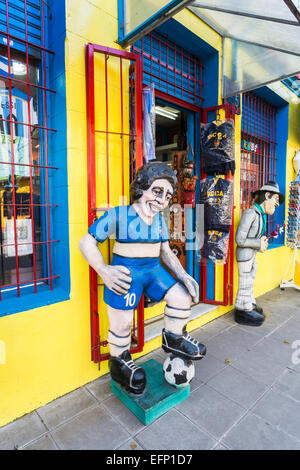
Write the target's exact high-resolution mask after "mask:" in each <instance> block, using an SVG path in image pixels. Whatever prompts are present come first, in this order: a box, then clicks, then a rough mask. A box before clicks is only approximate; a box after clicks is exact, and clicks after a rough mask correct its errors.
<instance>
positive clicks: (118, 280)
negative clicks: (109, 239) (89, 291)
mask: <svg viewBox="0 0 300 470" xmlns="http://www.w3.org/2000/svg"><path fill="white" fill-rule="evenodd" d="M79 249H80V251H81V253H82V254H83V257H84V258H85V260H86V261H87V262H88V263H89V265H90V266H91V267H92V268H93V269H94V270H95V271H96V273H98V274H99V276H100V277H101V278H102V280H103V282H104V284H105V285H106V286H107V287H108V288H109V289H111V290H112V291H114V292H115V293H116V294H120V295H123V294H126V293H127V292H128V289H129V288H130V284H131V280H132V279H131V277H130V271H129V269H127V268H126V267H125V266H110V265H108V264H105V262H104V259H103V256H102V254H101V251H100V250H99V248H98V242H97V240H96V239H95V238H94V237H92V235H90V234H89V233H87V234H86V235H84V237H82V239H81V240H80V242H79Z"/></svg>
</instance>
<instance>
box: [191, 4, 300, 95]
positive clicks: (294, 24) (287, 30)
mask: <svg viewBox="0 0 300 470" xmlns="http://www.w3.org/2000/svg"><path fill="white" fill-rule="evenodd" d="M299 4H300V0H293V1H292V0H210V1H209V2H203V1H194V2H193V5H192V6H190V7H189V9H190V10H191V11H192V12H193V13H194V14H195V15H197V16H198V17H199V18H201V20H203V21H204V22H205V23H207V24H208V25H209V26H211V27H212V28H213V29H214V30H215V31H217V32H218V33H219V34H220V35H222V36H223V45H224V47H223V77H222V79H223V80H222V96H223V98H226V97H229V96H233V95H235V94H237V93H240V92H244V91H249V90H252V89H255V88H258V87H260V86H263V85H267V84H270V83H273V82H275V81H278V80H283V79H285V78H288V77H293V76H295V75H297V74H299V73H300V13H299V8H300V6H299Z"/></svg>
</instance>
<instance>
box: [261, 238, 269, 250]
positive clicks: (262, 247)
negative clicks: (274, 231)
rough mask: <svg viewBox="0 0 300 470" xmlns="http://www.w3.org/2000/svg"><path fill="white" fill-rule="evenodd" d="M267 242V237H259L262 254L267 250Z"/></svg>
mask: <svg viewBox="0 0 300 470" xmlns="http://www.w3.org/2000/svg"><path fill="white" fill-rule="evenodd" d="M268 245H269V242H268V239H267V237H261V239H260V250H259V251H260V252H261V253H263V252H264V251H266V249H267V248H268Z"/></svg>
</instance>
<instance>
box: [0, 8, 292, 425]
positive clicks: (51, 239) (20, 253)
mask: <svg viewBox="0 0 300 470" xmlns="http://www.w3.org/2000/svg"><path fill="white" fill-rule="evenodd" d="M0 21H1V30H2V31H1V34H0V36H1V38H2V40H1V46H0V68H1V70H0V81H1V106H2V116H1V137H2V147H1V148H2V151H1V157H0V184H1V187H0V196H1V206H0V208H1V288H0V291H1V300H0V403H1V405H0V426H3V425H5V424H6V423H8V422H10V421H12V420H14V419H16V418H18V417H20V416H22V415H24V414H26V413H28V412H30V411H32V410H34V409H36V408H38V407H40V406H42V405H44V404H46V403H48V402H50V401H52V400H54V399H55V398H57V397H59V396H62V395H64V394H66V393H68V392H70V391H72V390H74V389H76V388H78V387H80V386H81V385H83V384H85V383H88V382H90V381H92V380H94V379H96V378H97V377H99V376H100V375H103V374H106V373H107V372H108V366H107V360H106V359H107V351H108V349H107V346H106V344H105V339H106V333H107V329H108V322H107V319H106V311H105V304H104V303H103V301H102V290H103V286H102V285H101V280H99V279H97V277H96V276H95V273H93V272H91V271H89V267H88V265H87V263H86V262H85V260H84V259H83V257H82V255H81V253H80V251H79V248H78V243H79V240H80V239H81V238H82V236H83V235H84V234H85V233H86V232H87V229H88V226H89V224H91V222H92V221H93V220H94V218H95V217H97V216H99V215H101V211H103V208H106V207H108V205H109V206H114V205H120V204H122V203H124V202H125V201H126V200H127V201H129V184H130V178H131V177H132V175H133V174H134V171H135V169H136V168H137V167H138V166H139V165H140V164H141V162H142V152H143V149H142V144H143V139H142V137H143V136H142V88H143V87H145V86H149V85H150V84H151V83H152V84H153V83H154V88H155V99H156V103H155V104H156V106H158V107H160V108H162V109H165V110H166V108H167V111H168V109H169V116H170V115H172V110H173V114H174V115H175V118H176V113H177V114H178V116H180V118H179V117H178V118H176V119H174V121H176V120H177V121H178V122H179V121H180V123H179V124H180V126H181V127H179V129H180V132H178V131H176V132H177V133H176V132H175V131H174V126H173V127H172V126H171V124H172V123H170V122H167V120H166V119H167V118H166V116H161V117H162V119H161V120H159V119H158V120H157V122H156V125H157V138H158V142H157V147H158V148H159V150H158V153H159V155H160V156H161V159H162V160H164V161H168V158H169V154H168V152H169V150H170V149H171V150H172V149H176V148H179V144H178V142H179V141H180V139H181V142H182V143H181V146H182V148H188V147H189V151H191V149H192V152H191V155H192V154H193V155H194V157H195V164H196V174H197V176H198V179H199V181H200V179H201V150H200V127H201V123H203V122H207V121H212V120H214V119H216V118H217V119H218V115H219V117H220V119H223V118H224V117H228V118H232V119H233V120H234V125H235V161H236V171H235V174H234V175H231V176H230V178H231V179H232V181H233V182H234V224H233V227H232V231H231V244H230V250H229V259H228V262H227V263H226V264H225V265H218V264H217V265H216V264H214V263H211V262H207V263H206V264H205V266H203V265H201V264H199V263H198V261H197V253H196V252H195V250H193V249H187V250H186V253H185V261H184V262H185V265H186V269H187V271H188V272H189V273H190V274H192V275H193V276H194V277H195V279H196V280H197V281H198V282H199V285H200V289H201V295H202V297H201V303H200V304H199V305H197V306H195V307H194V308H193V310H192V319H191V321H190V322H189V324H188V329H189V330H193V329H195V328H199V327H201V326H202V325H204V324H206V323H207V322H210V321H213V320H214V319H215V318H217V317H219V316H221V315H223V314H225V313H226V312H228V311H230V310H232V308H233V302H234V298H235V295H236V291H237V279H238V276H237V265H236V262H235V260H234V250H235V244H234V241H233V240H234V233H235V230H236V227H237V224H238V221H239V218H240V214H241V211H242V210H244V209H245V208H246V207H248V205H249V203H250V201H249V192H250V191H251V190H255V189H257V188H258V187H259V186H260V185H261V184H262V183H263V182H264V181H265V180H266V179H267V178H269V179H272V178H275V179H276V180H277V181H278V183H279V185H280V189H281V191H282V192H283V193H285V194H286V196H287V195H288V185H289V182H290V181H291V180H293V179H294V178H295V175H294V170H293V166H292V159H293V157H294V155H295V152H296V151H297V149H298V148H299V146H300V137H299V125H300V112H299V105H297V104H293V103H289V102H288V101H286V100H284V99H283V98H282V97H280V96H279V94H277V93H276V92H274V91H272V90H271V89H270V88H268V87H262V88H259V89H257V90H253V91H252V92H249V93H246V94H243V95H242V96H241V97H240V103H239V104H237V103H235V104H232V103H230V102H228V103H224V102H223V101H222V98H221V76H222V54H223V49H222V47H223V45H222V38H221V36H220V35H219V34H218V33H217V32H216V31H214V30H213V29H212V28H211V27H209V26H208V25H207V24H206V23H204V22H203V21H201V20H200V19H199V18H198V17H197V16H196V15H194V14H193V13H192V12H191V11H189V10H187V9H184V10H182V11H181V12H179V13H177V14H176V15H175V16H174V17H173V18H172V19H169V20H168V21H167V22H165V23H164V24H163V25H161V26H159V27H158V28H156V29H155V30H154V31H152V32H151V33H148V34H146V35H144V36H142V37H141V38H140V39H138V40H137V41H136V42H135V43H134V44H133V45H132V46H131V47H127V48H126V49H124V48H122V47H121V46H120V45H119V44H118V42H117V40H118V27H119V24H118V4H117V1H113V2H112V1H109V0H102V1H101V2H99V1H98V0H84V1H83V0H80V1H79V0H73V1H71V0H67V1H66V2H59V1H58V0H52V1H50V2H48V4H46V3H45V2H40V1H39V0H31V1H29V0H28V1H27V2H26V1H25V0H24V1H23V0H22V1H21V0H17V1H14V2H6V1H4V0H1V1H0ZM281 86H282V87H284V85H281ZM238 107H239V108H240V110H238V109H237V108H238ZM170 110H171V111H170ZM167 114H168V112H167ZM169 121H172V119H169ZM175 136H176V137H175ZM170 139H171V140H170ZM174 144H175V145H174ZM172 145H173V147H172ZM176 145H177V147H176ZM199 181H198V182H197V186H196V199H197V198H199V191H200V186H199ZM125 198H127V199H125ZM286 214H287V205H285V206H282V207H281V208H280V210H279V211H278V214H277V215H276V220H273V221H270V224H273V225H272V226H273V227H276V226H277V225H278V224H279V225H280V224H283V222H284V219H285V217H286ZM194 218H195V214H194V212H193V211H192V210H191V211H190V212H188V214H187V218H186V224H190V226H191V227H192V229H193V224H194V222H195V221H194ZM110 252H111V246H110V245H109V244H108V243H107V244H106V245H104V247H103V254H104V257H105V260H106V261H107V262H108V261H109V257H110ZM290 256H291V250H290V249H289V248H287V247H286V246H285V244H284V235H282V236H281V237H279V238H278V239H276V240H274V241H273V242H272V243H270V248H269V249H268V250H267V252H266V253H264V254H258V274H257V278H256V283H255V295H256V296H259V295H262V294H263V293H265V292H267V291H269V290H271V289H273V288H275V287H277V286H278V285H279V284H280V282H281V280H282V278H283V277H284V275H285V272H286V269H287V267H288V261H289V259H290ZM146 300H147V299H146ZM163 309H164V305H163V303H159V304H156V305H151V303H147V302H146V303H145V308H143V306H141V308H140V310H139V311H138V312H137V315H136V323H135V325H134V330H133V332H134V339H135V341H136V343H137V344H136V346H135V351H136V357H138V356H142V355H144V354H146V353H148V352H150V351H152V350H153V349H155V348H158V347H159V346H160V344H161V337H160V331H161V321H162V319H161V316H162V314H163ZM141 319H142V320H141Z"/></svg>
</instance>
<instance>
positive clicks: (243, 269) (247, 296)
mask: <svg viewBox="0 0 300 470" xmlns="http://www.w3.org/2000/svg"><path fill="white" fill-rule="evenodd" d="M252 197H253V198H254V205H253V206H252V207H250V209H247V210H246V211H244V213H243V215H242V217H241V220H240V223H239V225H238V228H237V232H236V237H235V240H236V244H237V249H236V259H237V264H238V272H239V285H238V293H237V296H236V301H235V321H236V322H237V323H240V324H242V325H250V326H260V325H261V324H262V323H263V322H264V319H265V317H264V315H263V309H262V308H261V307H259V306H258V305H257V304H256V301H255V298H254V290H253V285H254V280H255V277H256V271H257V262H256V252H257V251H259V252H261V253H263V252H265V251H266V250H267V248H268V239H267V237H266V236H265V232H266V228H267V215H273V214H274V212H275V209H276V207H278V206H279V205H280V204H282V203H283V202H284V196H283V194H281V193H280V192H279V186H278V184H277V183H276V182H274V181H268V182H267V183H265V184H264V185H263V186H262V187H261V188H260V189H258V190H257V191H255V192H254V193H252Z"/></svg>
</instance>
